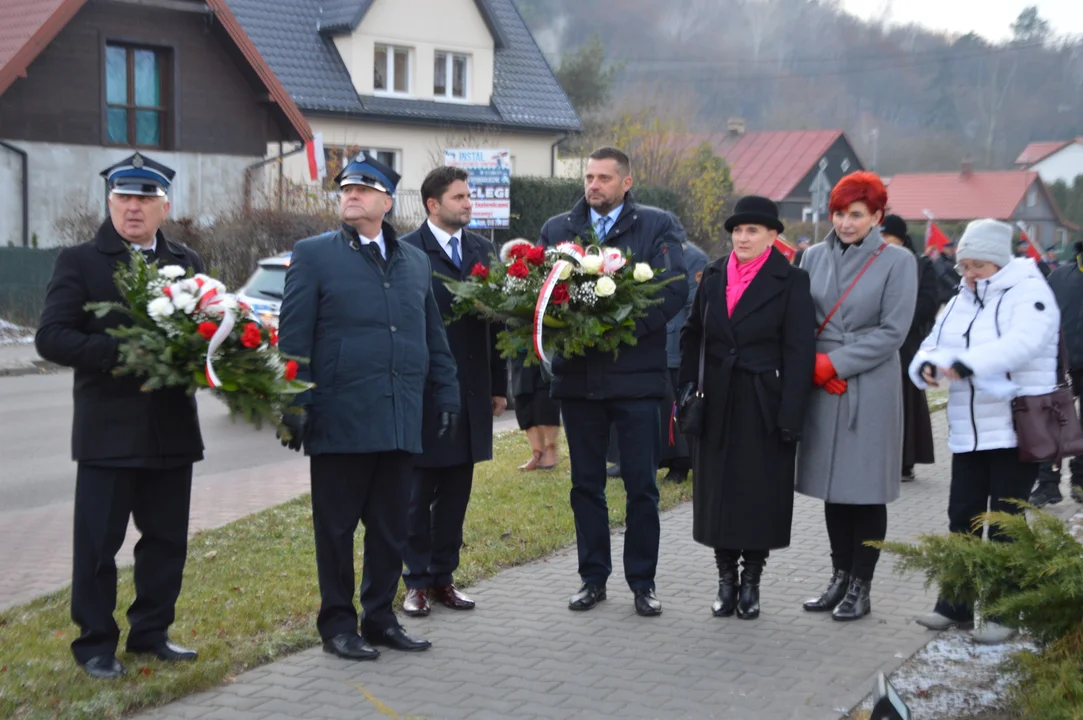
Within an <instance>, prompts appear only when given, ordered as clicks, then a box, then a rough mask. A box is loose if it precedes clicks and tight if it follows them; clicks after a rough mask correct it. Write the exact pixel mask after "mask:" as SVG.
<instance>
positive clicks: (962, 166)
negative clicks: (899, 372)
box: [959, 157, 974, 178]
mask: <svg viewBox="0 0 1083 720" xmlns="http://www.w3.org/2000/svg"><path fill="white" fill-rule="evenodd" d="M959 174H960V175H962V176H963V177H965V178H966V177H970V176H971V175H973V174H974V163H973V161H972V160H971V159H970V158H969V157H965V158H963V161H962V162H961V163H959Z"/></svg>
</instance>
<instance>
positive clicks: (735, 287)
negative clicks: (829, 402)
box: [678, 196, 815, 620]
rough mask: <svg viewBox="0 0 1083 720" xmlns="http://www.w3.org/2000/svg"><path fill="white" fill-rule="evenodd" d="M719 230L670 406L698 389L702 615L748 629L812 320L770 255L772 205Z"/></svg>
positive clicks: (805, 289)
mask: <svg viewBox="0 0 1083 720" xmlns="http://www.w3.org/2000/svg"><path fill="white" fill-rule="evenodd" d="M725 228H726V231H727V232H729V233H732V237H733V251H732V253H731V254H729V255H726V256H725V257H723V258H721V259H720V260H716V261H715V262H713V263H711V264H709V265H707V268H706V269H705V270H704V272H703V277H702V279H701V281H700V285H699V289H698V290H697V291H696V296H695V300H694V301H693V303H692V309H691V312H690V314H689V317H688V322H687V323H686V324H685V326H684V329H683V330H682V331H681V367H680V373H679V377H678V379H679V381H680V388H681V390H680V392H679V393H678V406H679V407H680V408H685V407H687V406H688V403H689V399H690V398H692V397H694V395H695V391H696V390H697V388H698V389H699V390H700V391H701V392H702V393H703V396H704V399H705V413H704V419H703V423H702V430H701V432H700V433H699V436H698V437H697V438H696V442H695V443H694V447H695V450H694V457H693V463H694V468H695V472H694V475H693V477H694V480H693V525H692V535H693V537H694V538H695V539H696V541H697V542H700V543H703V544H704V545H707V546H708V547H713V548H714V549H715V561H716V563H717V564H718V597H717V598H716V599H715V602H714V605H713V606H712V608H711V610H712V612H713V613H714V615H715V616H717V617H728V616H730V615H733V614H734V613H735V612H736V614H737V616H738V617H739V618H743V619H747V620H751V619H753V618H755V617H757V616H759V613H760V607H759V585H760V576H761V574H762V573H763V568H764V564H765V562H766V561H767V554H768V552H769V551H770V550H773V549H776V548H784V547H786V546H788V545H789V544H790V523H791V520H792V518H793V489H794V472H795V463H794V457H795V452H796V447H797V441H798V440H799V439H800V433H801V427H802V424H803V422H804V415H805V406H806V403H807V401H808V396H809V393H810V392H811V389H812V386H811V383H810V382H809V378H810V377H812V370H813V364H814V359H815V338H814V336H813V332H814V330H815V322H814V320H815V319H814V317H813V310H812V307H813V305H812V296H811V294H810V292H809V278H808V275H807V274H806V273H805V271H803V270H800V269H798V268H796V267H793V266H791V265H790V263H789V262H788V261H787V260H786V258H785V257H784V256H783V255H782V253H780V252H779V251H778V250H776V249H774V247H773V245H774V242H775V239H776V238H777V237H778V233H779V232H780V231H781V230H782V229H783V228H782V223H781V222H780V221H779V219H778V208H777V207H776V205H775V204H774V203H773V202H771V201H770V200H768V199H767V198H762V197H756V196H749V197H745V198H741V200H739V201H738V202H737V207H736V209H735V212H734V214H733V215H732V216H731V217H730V218H729V219H727V220H726V223H725ZM701 353H702V355H701ZM701 357H702V359H701ZM742 558H743V563H742V564H743V566H744V570H743V572H742V573H741V577H740V587H739V588H738V582H737V564H738V562H739V561H741V560H742Z"/></svg>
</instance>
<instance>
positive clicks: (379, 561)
mask: <svg viewBox="0 0 1083 720" xmlns="http://www.w3.org/2000/svg"><path fill="white" fill-rule="evenodd" d="M311 471H312V527H313V530H314V531H315V535H316V572H317V575H318V576H319V581H320V614H319V615H318V616H317V617H316V628H317V629H318V630H319V632H320V636H321V637H322V638H323V639H324V640H329V639H330V638H333V637H334V636H336V635H341V634H343V633H352V632H357V629H358V624H357V609H356V608H355V607H354V604H353V594H354V588H355V587H356V585H355V578H356V575H355V573H354V534H355V533H356V532H357V523H358V522H361V523H364V525H365V540H364V552H365V559H364V566H363V569H362V571H361V598H360V599H361V607H362V609H363V611H364V613H363V616H362V620H361V629H362V631H364V630H365V629H372V630H382V629H385V628H388V627H391V626H393V625H396V624H397V623H398V620H397V619H396V618H395V611H394V610H392V609H391V603H392V602H393V601H394V599H395V592H396V591H397V590H398V587H399V578H400V577H401V576H402V546H403V544H404V543H405V542H406V507H407V502H408V501H409V498H410V477H411V473H412V472H413V456H411V455H409V454H407V453H404V452H380V453H364V454H351V455H314V456H313V457H312V458H311Z"/></svg>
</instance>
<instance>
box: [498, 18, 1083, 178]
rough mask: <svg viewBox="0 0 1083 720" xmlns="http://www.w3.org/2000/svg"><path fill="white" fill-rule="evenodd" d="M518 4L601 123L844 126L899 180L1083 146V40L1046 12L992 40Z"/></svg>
mask: <svg viewBox="0 0 1083 720" xmlns="http://www.w3.org/2000/svg"><path fill="white" fill-rule="evenodd" d="M516 3H517V5H518V7H519V9H520V11H521V12H522V14H523V16H524V18H525V19H526V20H527V23H528V24H529V25H530V27H531V30H532V31H533V32H534V34H535V37H537V38H538V40H539V43H540V44H541V45H542V47H543V49H544V50H545V51H546V52H547V54H548V55H549V57H550V61H551V63H552V64H553V66H554V67H557V68H559V67H562V66H563V69H564V70H565V72H564V73H563V77H562V80H563V81H564V82H565V85H566V87H568V90H569V95H571V96H572V98H573V100H574V101H575V102H576V105H577V107H578V108H579V109H580V111H581V112H582V113H583V114H584V115H585V116H586V117H587V119H588V120H591V119H593V118H604V117H606V116H610V117H612V116H614V115H619V114H621V113H626V112H632V113H635V112H642V111H648V112H650V113H651V114H654V115H658V116H662V117H666V116H673V117H679V118H680V119H681V121H682V124H683V126H684V127H686V128H687V129H688V130H690V131H698V132H723V131H724V130H725V127H726V121H727V119H728V118H730V117H741V118H743V119H745V120H746V122H747V127H748V129H749V130H779V129H801V128H810V129H813V128H841V129H843V130H845V131H846V132H847V134H848V136H849V137H850V139H851V141H852V142H853V144H854V146H855V148H856V149H857V150H858V152H859V153H861V155H862V157H863V158H864V159H865V161H866V163H867V164H868V165H870V166H871V167H873V168H875V169H877V170H879V171H881V172H883V173H886V174H891V173H896V172H907V171H917V170H923V171H932V170H949V169H954V168H957V167H958V165H959V162H960V160H962V158H963V157H970V158H971V159H973V161H974V165H975V167H977V168H1008V167H1011V166H1012V161H1013V160H1014V159H1015V157H1016V156H1017V155H1018V153H1019V152H1020V151H1021V150H1022V149H1023V147H1025V146H1026V144H1027V143H1029V142H1031V141H1036V140H1053V139H1066V138H1069V137H1074V136H1077V135H1083V39H1081V38H1079V37H1064V36H1062V35H1059V34H1058V33H1057V32H1056V30H1057V29H1056V28H1053V27H1050V26H1049V24H1048V23H1047V22H1046V21H1045V20H1043V19H1042V18H1041V17H1040V15H1039V14H1038V12H1037V10H1036V9H1034V8H1033V7H1026V8H1024V7H1021V12H1020V14H1019V17H1018V19H1017V20H1016V21H1015V23H1013V25H1012V27H1011V38H1010V39H1008V40H1006V41H1004V42H1001V43H992V42H989V41H987V40H985V39H983V38H981V37H980V36H978V35H975V34H967V35H962V36H950V35H947V34H944V33H937V32H933V31H930V30H927V29H924V28H921V27H917V26H906V27H895V26H890V25H887V24H885V23H875V22H866V21H863V20H861V19H858V18H856V17H854V16H852V15H849V14H846V13H844V12H843V11H842V10H841V9H840V8H839V4H838V2H837V1H836V0H621V2H620V3H619V4H617V3H610V2H602V1H601V0H516ZM1021 5H1022V4H1021ZM618 8H619V9H618ZM573 61H574V62H573ZM576 63H578V64H576ZM573 69H574V72H571V71H572V70H573ZM569 77H571V78H573V81H572V82H569V81H568V78H569Z"/></svg>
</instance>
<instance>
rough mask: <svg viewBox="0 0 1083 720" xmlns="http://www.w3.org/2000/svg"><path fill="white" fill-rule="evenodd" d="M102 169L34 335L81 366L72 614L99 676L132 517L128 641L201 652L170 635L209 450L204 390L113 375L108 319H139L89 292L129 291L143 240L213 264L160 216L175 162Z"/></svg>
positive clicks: (197, 263)
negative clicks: (99, 314) (96, 202)
mask: <svg viewBox="0 0 1083 720" xmlns="http://www.w3.org/2000/svg"><path fill="white" fill-rule="evenodd" d="M102 175H103V176H104V177H105V178H106V180H107V181H108V183H109V188H110V190H109V203H108V204H109V217H108V218H107V219H106V221H105V222H104V223H102V226H101V227H100V228H99V229H98V233H97V235H95V237H94V239H93V240H91V241H90V242H87V243H83V244H82V245H77V246H75V247H71V248H66V249H64V250H63V251H61V253H60V255H58V256H57V259H56V267H55V268H54V270H53V277H52V280H50V282H49V289H48V292H47V294H46V297H45V310H44V311H43V312H42V316H41V323H40V324H39V326H38V332H37V336H36V337H35V344H36V346H37V350H38V354H39V355H41V357H43V358H45V359H46V360H50V361H52V362H55V363H57V364H59V365H65V366H67V367H71V368H74V370H75V389H74V393H73V398H74V404H75V417H74V421H73V422H72V456H73V458H74V459H75V461H76V462H77V463H78V469H77V470H76V476H75V535H74V546H73V550H74V563H73V572H72V590H71V615H72V619H73V620H74V621H75V622H76V623H78V625H79V627H80V629H81V631H82V632H81V634H80V635H79V637H78V639H76V640H75V641H74V642H73V643H72V645H71V649H72V653H73V654H74V655H75V659H76V661H77V662H79V664H81V665H82V666H83V668H84V669H85V670H86V672H87V674H89V675H90V676H91V677H95V678H102V679H111V678H117V677H120V676H121V675H123V674H124V666H123V665H121V663H120V661H118V660H117V658H116V648H117V642H118V641H119V639H120V629H119V628H118V627H117V624H116V621H115V620H114V619H113V611H114V609H115V608H116V604H117V566H116V554H117V551H118V550H120V546H121V545H122V544H123V542H124V535H125V532H126V530H127V528H128V517H129V516H132V517H133V518H134V520H135V526H136V527H137V528H138V529H139V532H140V539H139V542H138V543H137V544H136V546H135V594H136V597H135V602H133V603H132V605H131V607H129V608H128V622H129V624H130V625H131V631H130V632H129V633H128V641H127V650H128V652H130V653H149V654H153V655H157V656H158V657H159V658H161V659H162V660H194V659H195V658H196V653H195V652H194V651H192V650H188V649H186V648H182V647H180V646H178V645H174V644H173V643H171V642H169V637H168V634H167V631H168V629H169V626H170V625H171V624H173V617H174V607H175V605H176V602H177V596H178V595H179V594H180V589H181V575H182V573H183V571H184V560H185V556H186V554H187V549H188V504H189V499H190V495H191V490H192V463H194V462H196V461H198V460H202V459H203V438H202V436H201V435H200V432H199V419H198V417H197V414H196V401H195V398H191V397H189V396H188V395H187V394H186V393H185V391H184V390H181V389H176V388H171V389H165V390H155V391H153V392H142V391H141V390H140V385H141V383H142V381H141V380H140V379H138V378H134V377H123V378H121V377H114V376H113V374H112V372H111V371H112V370H113V368H114V367H115V366H116V364H117V345H118V342H119V341H118V340H117V339H116V338H114V337H112V336H111V335H108V334H107V333H106V330H107V329H109V328H116V327H120V326H123V325H127V324H130V321H128V320H127V319H125V318H124V317H123V316H122V315H120V314H117V313H111V314H109V315H107V316H105V317H104V318H100V319H99V318H96V317H95V316H94V314H93V313H91V312H88V311H86V310H84V309H83V308H84V306H85V305H86V304H87V303H89V302H110V301H111V302H121V301H122V300H123V298H122V297H121V295H120V293H119V292H118V291H117V288H116V285H115V284H114V282H113V273H114V272H115V271H116V270H117V267H118V266H119V265H121V264H126V263H127V262H128V260H129V251H130V249H131V248H132V247H136V248H139V249H140V251H142V252H143V253H144V254H145V255H146V257H147V258H148V259H149V260H153V261H156V262H157V263H158V266H159V267H164V266H166V265H179V266H180V267H182V268H184V269H186V270H188V269H192V270H194V271H195V272H197V273H199V272H203V262H202V261H201V260H200V259H199V256H198V255H196V254H195V253H194V252H192V251H191V250H189V249H188V248H186V247H184V246H183V245H179V244H175V243H171V242H169V241H168V240H166V239H165V237H164V236H163V235H162V232H161V230H159V227H160V226H161V224H162V221H163V220H165V217H166V215H167V214H168V213H169V200H168V197H167V195H166V193H167V191H168V189H169V184H170V182H171V181H172V179H173V175H174V172H173V171H172V170H170V169H169V168H167V167H166V166H164V165H162V164H161V163H157V162H155V161H153V160H151V159H150V158H148V157H145V156H142V155H140V154H139V153H136V154H135V155H132V156H131V157H128V158H126V159H124V160H122V161H121V162H119V163H117V164H116V165H114V166H113V167H111V168H109V169H107V170H105V171H104V172H103V173H102Z"/></svg>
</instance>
